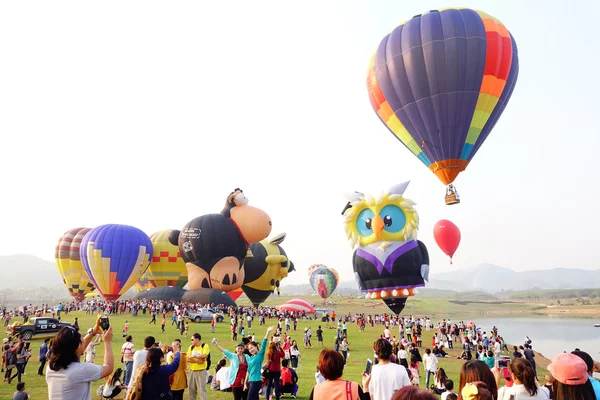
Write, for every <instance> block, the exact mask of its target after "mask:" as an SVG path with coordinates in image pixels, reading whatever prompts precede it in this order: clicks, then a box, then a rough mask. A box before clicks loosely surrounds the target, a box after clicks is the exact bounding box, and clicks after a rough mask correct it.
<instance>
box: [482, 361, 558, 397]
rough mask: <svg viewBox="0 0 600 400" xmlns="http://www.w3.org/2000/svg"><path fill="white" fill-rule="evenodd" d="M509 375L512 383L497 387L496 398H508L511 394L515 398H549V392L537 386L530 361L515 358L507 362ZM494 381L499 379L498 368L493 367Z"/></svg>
mask: <svg viewBox="0 0 600 400" xmlns="http://www.w3.org/2000/svg"><path fill="white" fill-rule="evenodd" d="M507 368H508V370H509V371H510V377H511V378H512V380H513V382H514V384H513V385H512V386H511V387H507V386H504V387H501V388H500V389H498V400H509V399H510V397H511V395H512V396H514V397H513V398H515V399H519V400H521V399H533V400H549V399H550V392H549V391H548V389H546V388H545V387H539V386H538V385H537V383H536V381H535V373H534V372H533V367H532V366H531V363H530V362H529V361H527V360H525V359H524V358H515V359H514V360H513V361H511V362H510V364H508V367H507ZM494 369H495V371H494V374H495V377H496V383H498V382H499V381H500V371H501V370H500V368H498V365H497V364H496V368H494Z"/></svg>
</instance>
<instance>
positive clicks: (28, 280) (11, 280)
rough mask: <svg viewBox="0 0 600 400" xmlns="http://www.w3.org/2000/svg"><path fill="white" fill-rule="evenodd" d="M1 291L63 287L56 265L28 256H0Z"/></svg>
mask: <svg viewBox="0 0 600 400" xmlns="http://www.w3.org/2000/svg"><path fill="white" fill-rule="evenodd" d="M0 274H1V275H0V276H2V279H0V289H7V288H8V289H19V288H25V287H29V288H34V287H38V286H42V287H45V286H52V285H62V278H61V276H60V274H59V273H58V268H56V264H54V263H53V262H51V261H47V260H42V259H41V258H38V257H35V256H31V255H28V254H16V255H11V256H0Z"/></svg>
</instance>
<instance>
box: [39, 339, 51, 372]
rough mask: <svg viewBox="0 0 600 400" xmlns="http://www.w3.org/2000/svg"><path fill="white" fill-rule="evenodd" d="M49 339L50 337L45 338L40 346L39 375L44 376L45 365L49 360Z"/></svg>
mask: <svg viewBox="0 0 600 400" xmlns="http://www.w3.org/2000/svg"><path fill="white" fill-rule="evenodd" d="M49 341H50V339H48V338H46V339H44V344H42V345H41V346H40V357H39V358H38V360H40V368H39V369H38V375H40V376H44V367H45V366H46V361H48V360H47V359H46V354H48V342H49Z"/></svg>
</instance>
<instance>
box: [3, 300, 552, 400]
mask: <svg viewBox="0 0 600 400" xmlns="http://www.w3.org/2000/svg"><path fill="white" fill-rule="evenodd" d="M309 299H311V298H310V297H309ZM286 300H287V298H284V297H275V298H273V297H271V298H270V299H269V300H268V301H267V303H268V304H280V303H281V302H284V301H286ZM335 300H336V301H337V305H336V312H337V314H338V315H341V314H343V313H346V312H352V313H354V312H364V313H366V314H369V313H372V314H375V313H384V312H388V310H387V308H385V306H377V305H376V304H378V303H380V302H375V301H364V300H358V299H356V300H354V299H341V298H337V299H335ZM312 301H314V302H317V301H318V300H317V298H313V299H312ZM244 303H245V301H244V300H243V299H240V301H238V304H244ZM409 304H410V307H411V308H412V309H411V310H410V311H409V310H408V309H409V306H407V310H405V311H407V314H408V313H411V312H414V313H418V314H419V315H432V316H434V315H443V317H446V318H447V317H448V315H456V313H457V311H456V310H455V308H456V309H458V311H459V312H460V311H465V318H464V319H465V320H467V319H473V318H474V317H475V316H476V315H473V305H462V304H453V303H451V302H448V301H444V300H429V299H419V298H416V299H410V300H409ZM436 305H437V306H436ZM319 307H320V305H319ZM506 307H507V305H506V304H504V305H491V306H486V309H488V312H490V313H492V314H493V313H494V310H496V309H498V310H500V309H506ZM510 307H511V309H513V308H512V307H513V306H512V305H511V306H510ZM528 307H532V306H531V305H530V306H528ZM323 308H331V307H330V306H329V307H325V306H323ZM468 309H470V311H467V310H468ZM483 309H484V307H483V306H482V305H481V304H478V305H477V306H476V307H475V310H477V311H475V314H478V313H483V311H482V310H483ZM525 309H527V305H515V306H514V310H513V311H514V312H518V313H520V312H522V311H524V310H525ZM528 310H530V309H528ZM480 315H481V314H480ZM76 316H77V317H79V324H80V326H81V330H82V332H85V331H86V330H87V329H88V328H89V327H91V326H92V325H93V323H94V321H95V316H91V315H90V316H86V315H85V314H84V313H81V312H77V313H72V314H70V315H68V316H66V317H63V320H65V321H73V320H74V318H75V317H76ZM441 318H442V317H440V319H441ZM126 319H127V320H129V323H130V328H129V331H130V333H131V334H132V335H133V338H134V343H135V345H136V348H137V349H140V348H141V347H142V346H143V340H144V337H146V336H148V335H153V336H154V337H155V338H156V339H157V341H160V342H169V343H170V342H171V341H172V340H173V339H175V338H180V337H181V336H180V335H179V332H177V331H176V330H175V327H174V326H171V325H170V324H171V321H170V320H168V321H167V327H166V333H161V329H160V317H159V318H158V324H157V325H156V326H155V325H149V324H148V322H149V321H150V317H149V315H142V314H140V315H138V316H137V317H132V316H131V315H122V316H121V315H119V316H112V317H111V319H110V320H111V325H113V327H114V330H115V338H114V342H113V349H114V352H115V360H117V362H116V364H117V366H118V367H119V366H120V367H122V364H121V363H120V362H119V360H120V349H121V346H122V344H123V343H124V340H123V339H122V338H121V335H120V332H121V331H122V330H123V327H124V324H125V320H126ZM453 319H457V317H453ZM433 320H434V321H437V317H436V318H434V319H433ZM255 321H256V322H257V319H255ZM271 324H272V325H274V324H275V320H274V319H273V320H270V321H269V320H267V326H268V325H271ZM318 325H322V328H323V330H324V339H325V346H328V347H332V346H333V343H334V336H335V329H331V330H330V329H327V326H326V324H324V323H321V322H318V321H314V320H312V321H300V322H299V324H298V327H297V329H298V331H297V332H294V331H291V332H289V334H290V336H291V337H292V339H295V340H297V341H298V342H299V343H302V337H303V330H304V328H305V327H311V328H312V330H313V338H314V343H313V348H312V349H303V348H302V345H300V351H301V352H302V355H301V359H300V365H299V368H298V370H297V372H298V376H299V378H300V380H299V386H300V391H299V393H298V395H299V396H298V398H299V399H308V396H309V395H310V391H311V389H312V387H313V385H314V383H315V379H314V373H315V368H316V365H317V359H318V355H319V352H320V350H321V349H320V348H319V347H317V343H316V334H315V333H314V332H316V330H317V326H318ZM333 326H334V325H333V324H332V325H331V327H332V328H333ZM348 328H349V329H348V331H349V332H348V336H349V341H350V349H351V356H350V358H349V360H348V365H347V366H346V368H345V370H344V378H345V379H348V380H353V381H356V382H359V383H360V376H361V373H362V371H363V369H364V365H365V362H366V360H367V358H371V359H373V352H372V350H371V348H372V343H373V341H374V340H376V339H377V338H378V337H379V336H380V335H381V334H382V333H383V327H382V326H377V325H376V326H375V327H374V328H371V327H367V329H366V330H365V332H362V333H361V332H359V331H358V329H357V328H356V326H355V325H349V326H348ZM265 331H266V326H263V327H260V326H258V324H257V323H255V324H253V327H252V328H251V329H249V330H247V332H252V333H254V334H255V335H256V338H257V339H258V338H260V339H262V337H264V334H265ZM194 332H199V333H200V334H201V335H202V337H203V339H204V340H206V341H207V342H209V341H210V339H211V338H212V336H213V335H212V334H211V332H210V325H209V324H206V323H201V324H195V323H190V332H189V335H190V337H191V334H192V333H194ZM392 332H393V334H395V335H396V336H398V331H397V328H395V330H394V331H392ZM214 336H216V337H218V338H219V339H220V341H221V344H222V345H223V346H224V347H227V348H229V349H230V350H233V348H234V347H233V346H234V345H235V344H234V343H233V342H232V341H231V340H230V331H229V320H228V319H226V320H225V322H223V323H220V324H217V327H216V330H215V335H214ZM427 336H428V335H427V334H424V335H423V344H424V348H423V349H422V350H421V354H423V353H424V350H425V348H426V347H428V346H427V344H428V343H430V341H431V337H429V338H428V337H427ZM41 343H42V341H41V340H33V341H32V348H33V352H32V354H33V356H32V358H31V360H30V362H29V364H28V365H27V369H26V372H27V375H26V376H24V379H23V380H24V382H26V390H27V392H28V393H29V394H30V395H31V396H32V398H33V399H34V400H35V399H45V398H47V389H46V383H45V380H44V378H43V377H39V376H37V375H36V372H37V368H38V366H39V363H38V362H37V354H38V353H39V347H40V345H41ZM184 343H189V339H187V340H184ZM103 354H104V348H103V344H100V345H99V346H98V347H97V349H96V362H97V363H98V364H102V361H103ZM451 354H452V355H453V356H455V355H458V351H455V352H451ZM211 355H212V357H211V358H212V364H213V366H214V365H216V363H217V361H218V360H219V358H220V357H221V354H220V352H219V351H217V350H216V349H212V350H211ZM461 365H462V361H460V360H456V359H448V358H445V359H441V360H440V364H439V366H440V367H442V368H444V369H445V370H446V373H447V374H448V375H449V376H450V378H451V379H453V380H454V382H455V384H456V385H458V374H459V371H460V367H461ZM542 366H545V365H542ZM213 371H214V369H213ZM545 372H546V371H545V370H543V369H542V368H539V369H538V373H539V374H540V376H541V377H543V376H544V374H545ZM16 383H17V382H16V380H15V381H13V383H12V384H11V385H10V386H9V385H8V384H7V383H3V384H2V385H1V386H0V399H9V398H12V394H13V393H14V391H15V387H16ZM100 384H101V382H98V383H94V384H93V385H92V389H93V393H95V391H96V389H97V388H98V386H99V385H100ZM421 384H422V385H424V379H423V377H422V378H421ZM186 393H187V391H186ZM93 398H99V397H98V396H93ZM120 398H122V397H120ZM185 398H187V394H186V397H185ZM209 398H210V399H231V398H232V395H231V393H219V392H210V393H209ZM288 398H289V395H288Z"/></svg>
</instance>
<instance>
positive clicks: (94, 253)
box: [80, 224, 152, 300]
mask: <svg viewBox="0 0 600 400" xmlns="http://www.w3.org/2000/svg"><path fill="white" fill-rule="evenodd" d="M80 254H81V261H82V262H83V267H84V268H85V270H86V272H87V273H88V275H89V276H90V278H92V282H93V283H94V285H95V286H96V288H98V291H99V292H100V293H101V294H102V296H103V297H104V298H105V299H106V300H116V299H118V298H119V297H120V296H121V295H123V293H125V292H127V291H128V290H129V289H130V288H131V287H132V286H133V284H134V283H136V282H137V281H138V279H139V278H140V276H141V275H142V274H143V273H144V272H145V271H146V269H147V268H148V265H149V264H150V260H151V258H152V242H150V238H149V237H148V235H146V234H145V233H144V232H142V231H141V230H139V229H138V228H134V227H133V226H128V225H117V224H109V225H101V226H98V227H96V228H94V229H92V230H90V231H89V232H88V233H87V234H86V235H85V236H84V238H83V240H82V242H81V248H80Z"/></svg>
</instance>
